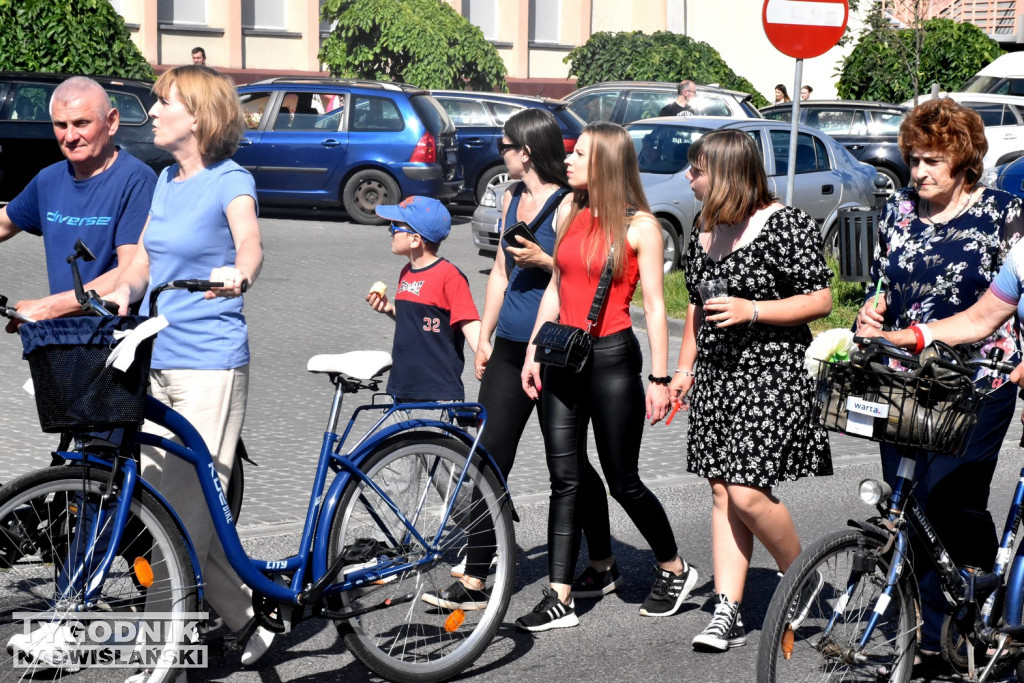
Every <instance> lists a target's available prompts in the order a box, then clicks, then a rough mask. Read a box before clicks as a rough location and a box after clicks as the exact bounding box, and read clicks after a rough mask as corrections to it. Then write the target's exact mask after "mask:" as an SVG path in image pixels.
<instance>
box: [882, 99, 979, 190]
mask: <svg viewBox="0 0 1024 683" xmlns="http://www.w3.org/2000/svg"><path fill="white" fill-rule="evenodd" d="M899 145H900V152H902V153H903V160H904V161H906V162H907V165H908V166H909V165H910V154H911V152H913V151H914V149H927V150H935V151H940V152H942V153H943V154H944V155H945V156H946V161H947V162H948V163H949V167H950V170H951V171H952V172H953V175H956V174H958V173H960V172H961V171H963V172H964V173H965V180H966V183H967V187H968V188H970V187H974V184H975V183H977V182H978V179H979V178H981V172H982V170H983V169H984V164H983V163H982V159H984V157H985V153H986V152H988V141H987V140H986V139H985V124H984V123H983V122H982V120H981V116H979V115H978V112H976V111H974V110H973V109H969V108H968V107H965V106H963V105H962V104H959V103H957V102H954V101H953V100H951V99H949V98H946V97H942V98H936V99H933V100H928V101H927V102H924V103H922V104H919V105H918V106H916V107H914V108H913V109H912V110H911V111H910V113H909V114H907V118H905V119H904V120H903V124H902V125H901V126H900V134H899Z"/></svg>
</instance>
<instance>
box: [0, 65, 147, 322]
mask: <svg viewBox="0 0 1024 683" xmlns="http://www.w3.org/2000/svg"><path fill="white" fill-rule="evenodd" d="M50 118H51V119H52V121H53V132H54V135H56V137H57V144H58V145H60V150H61V152H63V154H64V156H65V157H67V161H61V162H58V163H56V164H53V165H51V166H47V167H46V168H44V169H43V170H42V171H40V172H39V174H38V175H37V176H36V177H35V178H33V179H32V182H30V183H29V184H28V186H27V187H26V188H25V189H24V190H23V191H22V192H21V194H19V195H18V196H17V197H15V198H14V200H13V201H11V203H9V204H8V205H7V206H6V207H4V208H2V209H0V242H3V241H4V240H8V239H10V238H11V237H13V236H15V235H17V234H18V233H19V232H27V233H31V234H33V235H40V236H42V238H43V244H44V247H45V250H46V268H47V272H48V275H49V280H50V296H46V297H43V298H41V299H27V300H24V301H19V302H18V304H17V309H18V312H19V313H21V314H23V315H25V316H27V317H29V318H33V319H35V320H43V319H47V318H59V317H61V316H65V315H72V314H75V313H77V312H78V311H79V305H78V302H77V301H76V299H75V293H74V291H72V290H73V284H72V279H71V269H70V267H69V266H68V264H67V262H66V260H65V259H66V258H67V257H68V255H69V254H71V253H72V252H73V251H74V246H75V242H76V241H77V240H78V239H79V238H81V239H82V241H83V242H85V244H86V245H87V246H88V247H89V249H90V250H91V251H92V253H93V254H95V255H96V260H95V261H92V262H89V263H82V264H81V266H80V267H81V273H82V281H83V282H84V283H85V286H86V289H96V290H99V291H108V290H109V289H110V288H111V287H112V286H113V284H114V282H115V281H116V280H117V276H118V271H119V269H120V268H122V267H124V266H126V265H127V264H128V263H129V262H130V261H131V258H132V254H134V253H135V246H136V244H137V243H138V241H139V235H140V234H141V233H142V228H143V227H144V226H145V224H146V218H147V215H148V213H149V205H150V203H151V201H152V199H153V187H154V186H155V184H156V174H155V173H154V172H153V170H152V169H150V168H149V167H148V166H146V165H145V164H144V163H142V162H141V161H139V160H138V159H136V158H135V157H133V156H132V155H130V154H128V153H127V152H125V151H123V150H119V149H118V148H117V147H116V146H115V145H114V134H115V133H116V132H117V127H118V124H119V122H120V117H119V114H118V112H117V109H115V108H114V107H113V106H112V105H111V102H110V97H109V96H108V95H107V93H106V91H105V90H104V89H103V87H102V86H101V85H100V84H99V83H97V82H96V81H94V80H92V79H91V78H85V77H84V76H75V77H73V78H69V79H68V80H66V81H64V82H63V83H61V84H60V85H59V86H57V88H56V89H55V90H54V91H53V96H52V97H51V99H50ZM14 327H15V326H14V324H13V323H12V324H11V325H9V326H8V331H13V329H14Z"/></svg>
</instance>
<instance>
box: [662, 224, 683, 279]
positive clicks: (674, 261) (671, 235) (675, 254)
mask: <svg viewBox="0 0 1024 683" xmlns="http://www.w3.org/2000/svg"><path fill="white" fill-rule="evenodd" d="M658 224H659V225H660V226H661V239H662V240H663V241H664V242H665V273H671V272H672V271H673V270H676V269H677V268H679V228H677V227H676V226H675V225H674V224H673V223H672V221H670V220H669V219H667V218H662V217H660V216H659V217H658Z"/></svg>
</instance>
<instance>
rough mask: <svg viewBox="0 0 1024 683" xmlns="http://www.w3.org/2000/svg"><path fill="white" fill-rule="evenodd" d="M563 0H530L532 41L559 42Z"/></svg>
mask: <svg viewBox="0 0 1024 683" xmlns="http://www.w3.org/2000/svg"><path fill="white" fill-rule="evenodd" d="M561 16H562V0H530V41H531V42H535V43H558V42H559V40H558V39H559V35H560V32H559V18H560V17H561Z"/></svg>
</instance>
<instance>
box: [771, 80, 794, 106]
mask: <svg viewBox="0 0 1024 683" xmlns="http://www.w3.org/2000/svg"><path fill="white" fill-rule="evenodd" d="M792 101H793V99H792V98H791V97H790V96H789V91H788V90H786V86H784V85H783V84H782V83H779V84H778V85H777V86H775V104H785V103H786V102H792Z"/></svg>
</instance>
